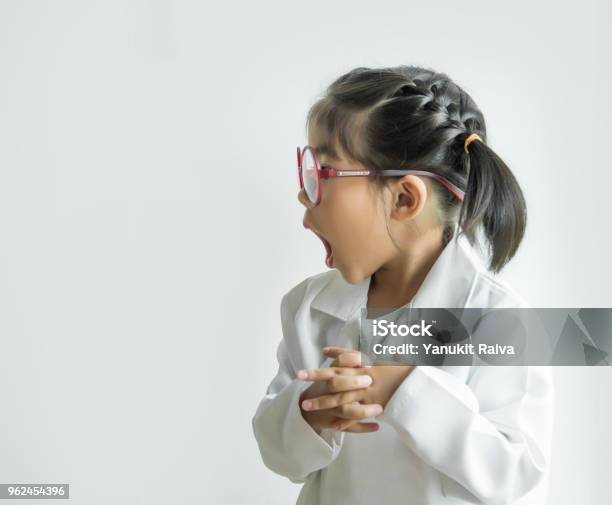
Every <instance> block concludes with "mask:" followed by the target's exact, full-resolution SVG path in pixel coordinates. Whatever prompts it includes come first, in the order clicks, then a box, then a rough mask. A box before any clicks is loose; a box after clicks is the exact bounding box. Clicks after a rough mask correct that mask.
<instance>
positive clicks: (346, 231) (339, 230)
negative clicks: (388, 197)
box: [330, 181, 389, 263]
mask: <svg viewBox="0 0 612 505" xmlns="http://www.w3.org/2000/svg"><path fill="white" fill-rule="evenodd" d="M343 182H344V181H343ZM337 193H338V194H337V195H335V196H337V198H335V199H334V200H333V206H334V208H333V211H332V212H330V214H331V215H333V220H332V221H330V225H332V227H333V230H332V231H333V234H334V236H335V237H337V240H338V243H337V247H338V249H339V251H338V252H341V253H342V255H343V258H346V259H347V260H355V261H357V260H358V261H360V262H364V261H366V262H368V263H369V262H374V263H376V262H378V261H379V260H380V258H379V256H380V257H383V256H385V255H386V252H387V249H388V242H389V234H388V231H387V225H386V220H385V214H384V208H383V207H382V203H381V202H380V196H379V195H378V194H377V193H376V192H375V191H374V190H372V188H368V187H367V186H366V185H363V184H360V185H354V186H351V187H350V188H343V191H342V192H340V191H338V192H337Z"/></svg>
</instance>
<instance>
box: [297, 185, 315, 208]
mask: <svg viewBox="0 0 612 505" xmlns="http://www.w3.org/2000/svg"><path fill="white" fill-rule="evenodd" d="M298 201H299V202H300V203H301V204H302V205H303V206H304V207H306V208H307V209H312V208H313V207H314V204H313V203H312V202H311V201H310V199H309V198H308V197H307V196H306V191H305V190H304V189H300V192H299V193H298Z"/></svg>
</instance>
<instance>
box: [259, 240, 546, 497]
mask: <svg viewBox="0 0 612 505" xmlns="http://www.w3.org/2000/svg"><path fill="white" fill-rule="evenodd" d="M370 280H371V278H367V279H365V280H364V281H362V282H360V283H358V284H349V283H347V282H346V281H344V279H343V278H342V276H341V274H340V273H339V272H338V271H337V270H335V269H334V270H329V271H326V272H324V273H322V274H318V275H314V276H312V277H310V278H308V279H306V280H304V281H303V282H301V283H300V284H298V285H297V286H295V287H294V288H293V289H291V290H290V291H289V292H288V293H287V294H286V295H285V296H284V297H283V299H282V302H281V319H282V329H283V338H282V340H281V341H280V344H279V346H278V350H277V358H278V363H279V368H278V373H277V374H276V376H275V377H274V379H273V380H272V382H271V383H270V385H269V387H268V389H267V392H266V395H265V396H264V398H263V399H262V400H261V403H260V404H259V406H258V408H257V411H256V413H255V415H254V417H253V420H252V425H253V430H254V433H255V437H256V439H257V443H258V445H259V449H260V452H261V455H262V458H263V461H264V463H265V465H266V466H267V467H268V468H270V469H271V470H272V471H274V472H276V473H278V474H280V475H284V476H286V477H287V478H289V479H290V480H291V481H292V482H295V483H304V485H303V487H302V490H301V493H300V495H299V498H298V501H297V503H298V505H343V504H347V505H348V504H350V505H359V504H371V503H381V504H385V505H395V504H398V505H399V504H402V505H407V504H415V505H416V504H418V505H422V504H438V503H454V504H467V503H470V504H474V503H486V504H508V503H512V504H516V505H519V504H520V505H544V504H546V503H547V491H548V473H549V467H550V443H551V434H552V422H553V412H554V390H553V381H552V373H551V372H552V371H551V369H550V367H543V366H440V367H437V366H418V367H416V368H415V369H414V370H413V372H412V373H411V374H410V375H409V376H408V377H407V378H406V379H405V380H404V381H403V383H402V384H401V385H400V386H399V387H398V389H397V390H396V391H395V393H394V395H393V396H392V397H391V399H390V400H389V402H388V403H387V406H386V408H385V410H384V412H383V413H382V414H381V415H380V416H378V417H376V418H369V419H368V420H369V421H370V420H377V421H379V424H380V428H379V430H378V431H377V432H372V433H350V432H340V433H336V432H333V431H332V430H330V429H325V430H323V431H322V432H321V435H318V434H317V433H316V432H315V431H314V430H313V429H312V428H311V426H310V425H309V424H308V423H307V422H306V421H305V420H304V418H303V417H302V415H301V412H300V407H299V398H300V394H301V393H302V392H303V391H304V390H305V389H307V388H308V387H309V386H310V385H311V384H312V382H305V381H301V380H298V379H296V378H295V374H296V372H297V371H298V370H300V369H303V368H318V367H325V366H329V365H330V363H331V361H332V360H331V359H330V358H325V356H324V355H323V354H322V352H321V349H322V347H324V346H325V345H333V346H340V347H348V348H353V349H357V348H358V335H359V318H360V309H361V308H362V307H365V306H366V302H367V292H368V287H369V283H370ZM411 306H412V307H418V308H424V307H432V308H434V307H436V308H440V307H441V308H444V307H446V308H455V307H487V308H493V307H506V308H511V307H527V306H528V305H527V303H526V302H525V300H524V299H523V298H522V297H520V296H519V295H518V294H517V293H515V292H514V291H513V290H512V289H511V288H510V287H508V285H506V284H505V283H503V282H501V281H500V280H498V279H496V278H495V277H494V276H493V275H492V274H491V273H490V272H489V271H488V270H487V268H486V265H485V262H484V259H483V257H482V256H481V255H480V253H479V252H478V251H477V250H476V249H474V248H472V246H471V245H470V243H469V242H468V240H467V238H466V237H465V236H463V235H461V236H458V237H457V236H455V238H454V239H453V240H452V241H451V242H450V243H449V244H448V245H447V246H446V247H445V249H444V251H443V252H442V254H441V255H440V256H439V257H438V259H437V261H436V263H435V264H434V265H433V267H432V268H431V270H430V271H429V273H428V274H427V277H426V279H425V281H424V282H423V284H422V285H421V287H420V289H419V291H418V292H417V294H416V295H415V297H414V299H413V300H412V302H411Z"/></svg>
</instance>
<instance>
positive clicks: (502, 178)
mask: <svg viewBox="0 0 612 505" xmlns="http://www.w3.org/2000/svg"><path fill="white" fill-rule="evenodd" d="M468 135H469V133H468V134H466V135H459V137H460V138H461V141H462V142H461V145H463V143H464V141H465V139H466V138H467V136H468ZM462 160H463V163H464V169H465V172H464V173H467V174H468V181H467V188H466V193H465V197H464V200H463V205H462V207H461V211H460V214H459V226H460V227H461V229H462V233H464V234H465V235H466V236H467V237H468V239H469V241H470V242H471V243H474V242H475V240H476V234H477V231H478V227H479V225H480V224H482V229H483V232H484V236H485V238H486V240H487V242H488V244H489V246H490V256H491V258H490V264H489V268H490V269H491V270H493V271H494V272H499V271H500V270H501V269H502V268H503V267H504V265H506V263H508V261H510V260H511V259H512V257H513V256H514V254H515V253H516V251H517V249H518V247H519V245H520V243H521V241H522V240H523V235H524V234H525V228H526V226H527V206H526V204H525V198H524V196H523V192H522V190H521V188H520V186H519V184H518V181H517V180H516V178H515V177H514V174H513V173H512V171H511V170H510V168H508V166H507V165H506V164H505V163H504V162H503V160H502V159H501V158H500V157H499V156H498V155H497V154H496V153H495V152H494V151H493V150H492V149H491V148H490V147H489V146H488V145H487V144H485V143H484V142H482V141H477V142H471V144H470V146H469V150H468V153H465V152H464V153H463V154H462Z"/></svg>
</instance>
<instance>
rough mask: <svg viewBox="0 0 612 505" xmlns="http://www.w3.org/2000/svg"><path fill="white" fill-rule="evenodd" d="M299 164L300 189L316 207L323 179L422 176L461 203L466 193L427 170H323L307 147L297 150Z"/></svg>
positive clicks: (312, 149) (313, 150) (311, 150)
mask: <svg viewBox="0 0 612 505" xmlns="http://www.w3.org/2000/svg"><path fill="white" fill-rule="evenodd" d="M297 164H298V177H299V182H300V189H303V190H304V191H305V193H306V196H307V197H308V199H309V200H310V201H311V202H312V203H314V204H315V206H316V205H319V203H320V202H321V179H330V178H332V177H363V176H367V175H371V174H373V173H376V174H377V175H382V176H385V177H397V176H401V175H421V176H423V177H430V178H432V179H435V180H436V181H438V182H439V183H440V184H442V185H443V186H444V187H445V188H446V189H448V190H449V191H450V192H451V193H452V194H453V195H454V196H455V198H457V199H458V200H460V201H463V197H464V196H465V193H464V192H463V191H462V190H461V189H459V188H458V187H457V186H456V185H454V184H453V183H452V182H450V181H449V180H448V179H447V178H445V177H443V176H441V175H438V174H434V173H433V172H429V171H427V170H381V171H377V172H375V171H374V170H334V169H333V168H321V166H320V164H319V160H318V159H317V155H316V153H315V149H314V148H313V147H311V146H305V147H304V148H303V149H302V148H300V147H298V148H297Z"/></svg>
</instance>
